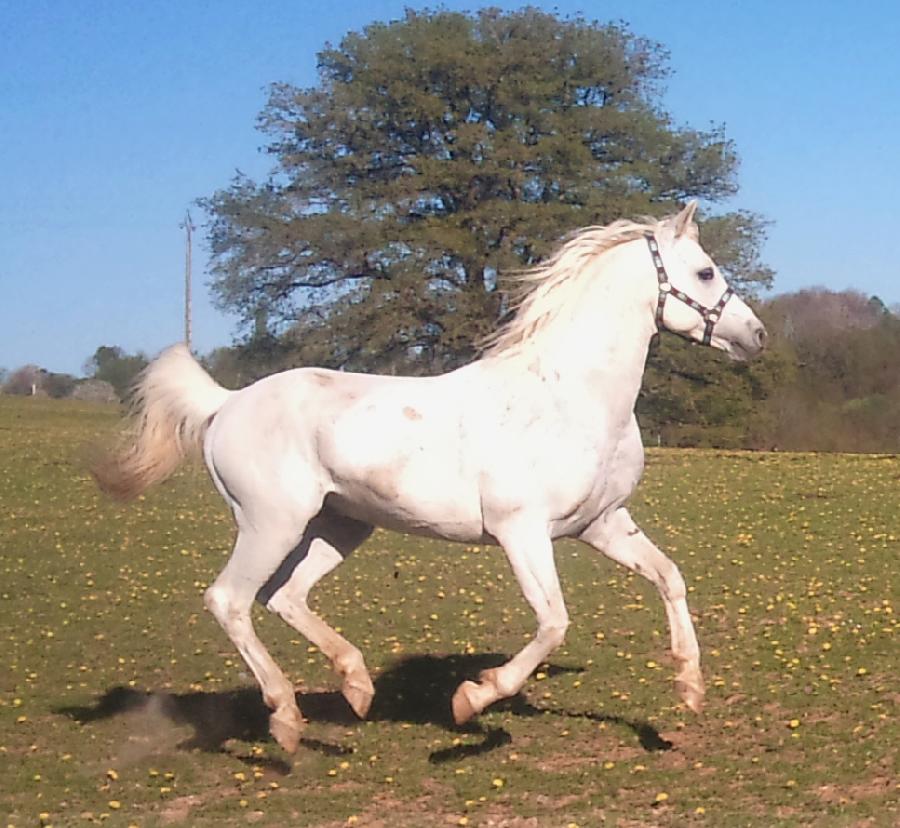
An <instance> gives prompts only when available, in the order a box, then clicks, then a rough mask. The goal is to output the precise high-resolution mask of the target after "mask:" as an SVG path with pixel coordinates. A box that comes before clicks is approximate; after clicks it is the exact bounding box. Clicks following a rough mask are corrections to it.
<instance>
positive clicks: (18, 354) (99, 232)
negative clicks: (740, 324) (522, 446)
mask: <svg viewBox="0 0 900 828" xmlns="http://www.w3.org/2000/svg"><path fill="white" fill-rule="evenodd" d="M422 5H423V4H421V3H418V2H415V0H397V1H396V2H394V0H367V2H360V0H343V2H337V3H322V2H308V0H297V1H296V2H281V0H277V1H276V2H250V0H246V2H237V0H219V2H196V1H195V0H178V2H172V0H153V2H146V1H145V0H142V2H134V1H133V0H91V2H88V1H87V0H55V2H46V1H45V0H0V20H2V22H3V30H4V32H3V46H2V48H0V367H5V368H9V369H14V368H16V367H18V366H20V365H22V364H24V363H27V362H35V363H38V364H39V365H41V366H42V367H45V368H47V369H49V370H52V371H65V372H71V373H76V374H79V373H80V372H81V366H82V365H83V363H84V362H85V360H86V359H87V358H88V357H90V356H91V354H92V353H93V352H94V350H95V349H96V348H97V346H99V345H103V344H109V345H120V346H122V347H123V348H125V349H126V350H129V351H134V350H143V351H146V352H148V353H154V352H156V351H158V350H159V349H160V348H162V347H164V346H165V345H167V344H169V343H171V342H174V341H177V340H178V339H179V338H180V337H181V334H182V306H181V302H182V285H181V279H182V274H183V261H184V260H183V256H184V251H183V234H182V231H181V230H179V227H178V225H179V222H180V220H181V218H182V216H183V214H184V211H185V209H186V208H188V207H189V206H190V205H191V203H192V201H193V200H194V199H196V198H198V197H201V196H205V195H209V194H211V193H212V192H214V191H215V190H216V189H219V188H221V187H224V186H226V185H227V184H228V182H229V180H230V178H231V176H232V175H233V173H234V171H235V169H241V170H242V171H244V172H246V173H248V174H250V175H253V176H261V175H263V174H264V173H265V171H266V170H267V169H268V162H267V160H266V159H265V158H264V157H263V156H262V155H261V154H260V153H259V151H258V150H259V147H260V146H261V145H262V143H263V139H262V136H261V135H259V134H258V133H257V132H256V131H255V128H254V123H255V118H256V115H257V113H258V112H259V110H260V109H261V108H262V106H263V104H264V101H265V91H264V88H265V86H266V85H267V84H268V83H270V82H272V81H288V82H291V83H294V84H297V85H300V86H310V85H313V84H315V83H316V80H317V76H316V68H315V67H316V53H317V51H318V50H319V49H320V48H321V47H322V46H323V45H324V44H325V43H326V42H329V41H330V42H333V43H336V42H338V41H339V40H340V38H341V36H342V35H343V34H344V33H345V32H347V31H350V30H359V29H360V28H362V27H363V26H364V25H365V24H367V23H369V22H371V21H374V20H382V21H384V20H390V19H394V18H397V17H399V16H401V15H402V13H403V8H404V7H406V6H412V7H421V6H422ZM431 5H435V4H431ZM443 5H444V6H445V7H447V8H456V9H472V8H476V7H477V4H476V3H471V2H462V3H460V2H453V1H452V0H451V1H450V2H446V3H444V4H443ZM489 5H494V6H500V7H502V8H519V7H520V6H522V5H523V4H522V3H506V2H493V3H490V4H489ZM535 5H539V6H543V7H545V8H548V9H556V10H558V11H559V12H560V13H562V14H564V15H565V14H572V13H577V12H582V13H584V15H585V16H586V17H588V18H589V19H598V20H601V21H606V20H624V21H626V22H627V23H628V24H629V25H630V26H631V28H632V30H633V31H634V32H635V33H637V34H639V35H643V36H646V37H649V38H651V39H654V40H657V41H660V42H661V43H663V44H664V45H665V46H666V47H667V48H668V49H669V51H670V53H671V67H672V69H673V72H674V74H673V77H672V78H671V80H670V81H669V83H668V87H667V92H666V95H665V99H664V101H665V104H666V106H667V108H668V109H669V111H670V112H671V113H672V114H673V116H674V117H675V119H676V121H678V122H680V123H686V124H690V125H692V126H696V127H706V126H708V125H709V124H710V123H724V124H725V126H726V130H727V133H728V135H729V136H730V137H731V138H733V139H734V140H735V141H736V143H737V148H738V152H739V154H740V157H741V159H742V166H741V171H740V184H741V192H740V193H739V195H738V196H737V198H735V199H734V200H733V202H732V203H731V204H730V205H729V206H731V207H743V208H748V209H751V210H755V211H758V212H760V213H762V214H764V215H765V216H767V217H768V218H769V219H771V220H772V221H773V222H774V226H773V228H772V230H771V233H770V239H769V242H768V243H767V245H766V248H765V259H766V261H767V263H768V264H769V265H771V266H772V267H773V268H774V269H775V271H776V274H777V276H776V292H783V291H789V290H796V289H798V288H801V287H805V286H810V285H816V284H821V285H825V286H827V287H830V288H833V289H843V288H846V287H853V288H857V289H859V290H861V291H864V292H865V293H867V294H877V295H879V296H880V297H881V298H882V299H884V300H885V301H886V302H887V303H888V304H894V303H897V302H900V265H898V252H897V249H898V247H900V243H898V241H897V233H898V229H897V228H898V227H900V158H898V156H900V94H898V92H897V83H898V82H900V47H898V44H900V4H897V3H895V2H889V0H868V1H867V0H863V2H858V3H847V2H838V0H819V2H807V1H806V0H796V1H795V2H786V1H785V0H782V1H781V2H769V0H763V1H762V2H754V0H745V2H732V0H717V1H714V0H692V2H684V3H681V2H673V0H666V1H665V2H649V1H648V2H640V0H630V2H626V0H617V2H590V3H586V2H582V3H576V2H569V0H557V2H547V3H536V4H535ZM194 217H195V221H196V222H197V223H200V222H199V220H201V219H202V218H203V216H202V214H201V213H200V211H199V210H197V209H195V210H194ZM197 236H198V241H199V242H200V244H198V245H197V249H196V250H195V265H196V266H195V274H196V279H195V281H196V283H197V285H196V303H195V319H194V331H195V344H196V346H197V348H198V349H199V350H201V351H204V352H205V351H208V350H210V349H212V348H213V347H215V346H217V345H223V344H229V343H230V342H231V339H232V336H233V334H234V333H235V330H236V328H235V321H234V320H233V319H230V318H228V317H226V316H225V315H223V314H221V313H220V312H219V311H217V310H216V309H214V308H213V307H212V305H211V304H210V302H209V299H208V296H207V294H206V290H205V283H206V280H207V276H206V274H205V272H204V266H205V261H206V254H205V246H204V245H203V243H202V230H201V231H200V232H198V234H197Z"/></svg>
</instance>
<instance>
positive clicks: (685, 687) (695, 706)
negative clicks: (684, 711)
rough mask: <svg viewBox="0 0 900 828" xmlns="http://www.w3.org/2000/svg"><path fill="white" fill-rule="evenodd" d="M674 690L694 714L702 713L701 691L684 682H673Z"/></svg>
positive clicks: (702, 694) (702, 693) (702, 695)
mask: <svg viewBox="0 0 900 828" xmlns="http://www.w3.org/2000/svg"><path fill="white" fill-rule="evenodd" d="M675 689H676V690H677V691H678V695H679V696H681V700H682V701H683V702H684V703H685V704H686V705H687V706H688V707H689V708H690V709H691V710H693V711H694V713H701V712H702V711H703V697H704V695H705V694H704V692H703V690H701V689H699V688H698V687H695V686H694V685H692V684H688V683H687V682H685V681H677V680H676V682H675Z"/></svg>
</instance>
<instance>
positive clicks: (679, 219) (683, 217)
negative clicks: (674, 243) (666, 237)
mask: <svg viewBox="0 0 900 828" xmlns="http://www.w3.org/2000/svg"><path fill="white" fill-rule="evenodd" d="M696 212H697V202H696V201H689V202H688V203H687V204H686V205H685V206H684V209H683V210H682V211H681V212H680V213H679V214H678V215H677V216H675V218H674V219H673V223H674V225H675V238H676V239H679V238H681V237H682V236H685V235H686V236H689V237H690V238H692V239H694V241H697V239H698V238H699V235H700V234H699V232H698V231H697V225H696V224H695V223H694V214H695V213H696Z"/></svg>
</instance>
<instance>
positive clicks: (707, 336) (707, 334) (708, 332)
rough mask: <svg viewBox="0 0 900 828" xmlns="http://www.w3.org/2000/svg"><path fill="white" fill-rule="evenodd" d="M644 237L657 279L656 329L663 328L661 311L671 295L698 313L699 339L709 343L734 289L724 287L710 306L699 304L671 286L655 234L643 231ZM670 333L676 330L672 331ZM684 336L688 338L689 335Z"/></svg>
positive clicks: (705, 343) (660, 329)
mask: <svg viewBox="0 0 900 828" xmlns="http://www.w3.org/2000/svg"><path fill="white" fill-rule="evenodd" d="M644 238H645V239H646V240H647V247H649V248H650V256H651V258H652V259H653V266H654V267H655V268H656V278H657V279H658V280H659V299H658V300H657V302H656V330H657V331H662V330H664V329H665V325H664V324H663V313H664V312H665V308H666V299H667V298H668V297H669V296H670V295H671V296H674V297H675V298H676V299H679V300H681V301H682V302H684V304H685V305H687V306H688V307H690V308H693V309H694V310H695V311H697V313H699V314H700V316H701V317H702V318H703V322H704V324H705V327H704V329H703V339H702V340H700V341H701V342H702V343H703V344H704V345H709V344H710V342H711V340H712V332H713V328H714V327H715V326H716V322H718V321H719V320H720V319H721V318H722V311H723V310H724V309H725V305H726V304H728V300H729V299H730V298H731V297H732V296H734V290H733V289H732V288H731V287H728V288H726V289H725V292H724V293H723V294H722V295H721V297H719V301H718V302H716V304H715V305H713V306H712V307H711V308H708V307H706V305H701V304H700V303H699V302H698V301H697V300H696V299H691V297H690V296H688V295H687V294H686V293H685V292H684V291H682V290H678V288H676V287H672V284H671V282H669V274H668V273H666V266H665V265H664V264H663V260H662V256H660V255H659V243H658V242H657V241H656V236H654V235H653V233H644ZM672 333H678V332H677V331H673V332H672ZM679 336H683V334H679ZM685 338H686V339H690V337H685Z"/></svg>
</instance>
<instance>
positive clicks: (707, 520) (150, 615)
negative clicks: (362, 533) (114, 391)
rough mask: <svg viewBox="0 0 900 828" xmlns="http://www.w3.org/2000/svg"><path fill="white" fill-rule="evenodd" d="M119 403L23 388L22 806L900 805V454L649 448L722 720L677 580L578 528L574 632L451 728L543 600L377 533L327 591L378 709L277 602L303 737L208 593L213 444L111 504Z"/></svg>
mask: <svg viewBox="0 0 900 828" xmlns="http://www.w3.org/2000/svg"><path fill="white" fill-rule="evenodd" d="M114 420H115V412H114V411H112V410H110V409H104V408H97V407H91V406H88V405H78V404H69V403H59V402H51V401H41V400H30V399H25V400H21V399H10V398H3V397H0V505H2V511H0V813H2V814H3V815H4V817H5V820H4V821H3V822H0V826H2V825H11V826H16V828H24V826H38V825H44V826H47V825H57V826H60V825H66V826H68V825H90V824H100V823H103V824H106V825H109V826H119V825H122V826H125V825H140V826H154V825H185V826H226V825H248V824H249V825H254V824H255V825H279V826H281V825H291V826H343V825H357V826H384V827H385V828H394V827H395V826H430V825H438V826H443V825H447V826H451V825H470V826H506V828H524V826H567V825H577V826H582V828H584V827H585V826H595V825H620V826H643V825H660V826H682V825H710V826H717V827H718V826H732V825H734V826H738V825H751V826H757V825H758V826H770V825H803V824H810V825H816V826H819V825H841V826H843V825H848V826H856V825H878V826H881V825H896V824H898V822H900V787H898V779H900V774H898V744H900V729H898V724H897V712H898V711H897V707H898V701H900V685H898V675H900V648H898V646H897V628H898V617H897V612H898V590H900V587H898V578H897V572H898V565H897V564H898V550H900V459H898V458H897V457H875V456H838V455H795V454H749V453H723V452H714V451H666V450H661V451H651V452H650V453H649V456H648V467H647V472H646V475H645V479H644V482H643V484H642V486H641V488H640V490H639V494H638V495H637V497H636V499H635V501H634V504H633V513H634V515H635V517H636V518H637V520H638V521H639V522H640V523H641V524H642V525H643V527H644V528H645V529H646V530H647V532H648V534H650V536H651V537H653V538H654V539H656V540H657V542H658V543H659V544H660V545H661V546H662V547H663V548H664V549H665V550H667V551H668V552H669V553H670V554H671V555H672V557H673V558H674V559H675V560H676V561H677V562H678V563H679V565H680V566H681V568H682V572H683V573H684V575H685V579H686V580H687V582H688V584H689V588H690V591H691V595H690V602H691V608H692V610H693V612H694V613H695V616H696V622H697V628H698V634H699V636H700V641H701V646H702V648H703V655H704V671H705V675H706V681H707V685H708V691H709V692H708V704H707V708H706V711H705V713H704V714H703V715H702V716H701V717H697V716H694V715H692V714H691V713H690V712H689V711H687V710H685V709H684V707H683V706H682V705H680V704H679V703H678V702H677V698H676V696H675V694H674V692H673V690H672V687H671V673H672V665H671V663H670V661H669V658H668V655H667V630H666V628H665V616H664V612H663V609H662V605H661V603H660V601H659V599H658V597H657V596H656V594H655V591H654V590H653V588H652V587H650V586H649V585H648V584H647V583H646V582H644V581H643V580H641V579H639V578H636V577H634V576H631V575H629V574H628V573H627V572H626V571H625V570H623V569H620V568H617V567H616V566H614V565H613V564H611V563H609V562H607V561H605V560H598V559H597V558H596V556H595V555H594V554H592V553H591V552H589V551H588V550H587V548H584V547H580V546H578V545H575V544H562V545H560V547H559V549H558V555H557V557H558V562H559V568H560V571H561V577H562V579H563V584H564V589H565V592H566V596H567V599H568V604H569V611H570V615H571V617H572V625H571V627H570V630H569V635H568V638H567V641H566V643H565V644H564V645H563V647H562V648H561V649H560V650H559V651H558V652H557V653H555V654H554V655H553V657H552V660H551V662H550V663H549V664H547V665H545V666H543V667H542V668H541V669H540V671H539V672H538V673H537V674H536V675H535V676H534V677H533V678H532V679H531V680H530V681H529V682H528V684H527V685H526V687H525V689H524V691H523V693H522V694H521V695H520V696H518V697H516V698H515V699H512V700H510V701H509V702H507V703H504V704H499V705H497V706H495V707H494V708H491V709H490V710H489V711H488V712H486V713H485V714H483V715H482V716H481V717H480V719H479V720H478V722H477V724H475V725H472V726H469V727H466V728H462V729H457V728H455V727H453V726H452V724H451V722H450V715H449V699H450V696H451V694H452V692H453V690H454V688H455V686H456V684H457V683H458V682H459V681H460V680H461V679H462V678H465V677H470V676H473V675H474V674H476V673H477V672H478V670H480V669H481V668H483V667H484V666H486V665H490V664H496V663H498V662H499V661H501V660H502V659H503V658H504V657H505V654H509V653H512V652H514V651H515V650H517V649H518V648H519V647H521V646H522V643H523V640H524V638H525V637H527V636H530V635H531V633H532V631H533V627H534V621H533V618H532V616H531V614H530V611H528V609H527V607H526V606H525V604H524V601H523V599H522V598H521V596H520V595H519V593H518V590H517V588H516V586H515V584H514V583H513V579H512V576H511V574H510V573H509V571H508V569H507V565H506V562H505V559H504V558H503V555H502V553H500V552H499V551H498V550H496V549H491V548H479V547H461V546H457V547H453V546H448V545H446V544H440V543H432V542H427V541H423V540H419V539H409V538H404V537H400V536H396V535H392V534H387V533H383V532H378V533H376V534H375V535H374V536H373V538H372V539H371V540H370V541H369V542H368V543H367V544H366V545H365V546H364V547H363V549H362V550H360V552H359V554H357V555H356V556H355V557H353V558H351V559H350V561H349V562H348V563H347V564H346V565H345V566H344V567H342V568H340V569H339V570H338V571H337V572H336V573H335V574H334V575H332V576H330V577H329V578H327V579H326V580H325V581H324V582H323V583H322V585H321V586H320V587H319V589H318V590H317V592H316V593H315V594H314V605H315V606H316V607H317V608H318V609H319V611H320V612H322V614H324V615H325V616H326V617H327V618H329V620H331V621H332V623H334V624H335V625H337V626H339V627H340V628H341V629H342V630H343V632H344V634H345V635H347V636H348V637H349V638H350V639H351V640H352V641H354V642H355V643H357V644H358V645H359V646H360V647H361V649H362V650H363V652H364V654H365V655H366V657H367V660H368V663H369V666H370V668H371V669H372V672H373V677H374V678H375V683H376V688H377V695H376V699H375V703H374V705H373V708H372V715H371V717H370V720H369V721H366V722H359V721H356V720H355V719H354V718H353V717H352V715H351V714H350V713H349V710H348V708H347V706H346V705H345V703H344V702H343V700H342V698H341V697H340V696H339V695H338V694H337V693H336V692H335V691H336V687H337V682H336V681H335V679H334V677H333V676H332V674H331V671H330V668H329V667H328V665H327V664H326V663H325V662H324V660H323V658H322V657H321V655H320V654H318V653H317V652H316V651H315V650H314V649H313V648H311V647H310V646H309V645H308V643H307V642H306V641H302V640H298V639H297V637H296V634H294V633H293V631H291V630H290V629H289V628H287V627H286V626H284V625H283V624H282V623H281V622H280V621H278V620H277V619H275V618H271V617H269V616H267V615H266V614H265V612H264V611H262V610H259V612H258V613H257V615H256V618H257V628H258V630H259V632H260V635H261V637H262V638H263V640H264V641H265V642H266V643H267V644H268V645H269V646H270V649H271V651H272V653H273V655H274V656H275V658H276V660H278V661H279V662H280V663H281V664H282V665H283V666H284V668H285V670H286V671H287V673H288V675H289V676H291V677H292V678H293V679H294V680H295V681H296V682H297V688H298V693H299V695H300V702H301V707H302V709H303V711H304V713H305V715H306V716H307V717H308V718H309V720H310V725H309V727H308V729H307V731H306V733H305V738H304V740H303V743H302V744H301V747H300V750H299V752H298V753H297V755H296V756H295V757H288V756H286V755H285V754H283V753H282V752H281V750H280V749H279V748H278V746H277V745H276V744H275V743H274V742H273V741H271V740H270V738H269V737H268V734H267V711H266V709H265V708H264V707H263V705H262V702H261V700H260V698H259V694H258V692H257V690H256V688H255V685H254V684H253V682H252V680H251V679H249V678H248V676H247V675H246V673H245V669H244V666H243V664H242V663H241V662H240V659H239V658H238V656H237V654H236V652H235V651H234V650H233V649H232V647H231V645H230V644H229V642H228V641H227V639H226V637H225V635H224V633H223V632H221V631H220V630H219V628H218V626H217V625H216V624H215V622H214V621H213V619H212V618H211V617H210V616H209V614H208V613H206V612H205V611H204V609H203V603H202V592H203V590H204V588H205V587H206V585H207V584H208V583H210V581H211V580H212V579H213V578H214V577H215V574H216V573H217V571H218V570H219V568H220V567H221V566H222V565H223V563H224V561H225V556H226V554H227V550H228V548H229V545H230V541H231V524H230V517H229V515H228V514H227V513H226V512H225V510H224V508H223V505H222V503H221V502H220V501H219V499H218V496H217V495H216V494H215V493H214V491H213V490H212V488H211V486H210V485H209V483H208V482H207V481H206V479H205V477H204V474H203V472H202V471H201V470H198V469H188V470H186V471H185V472H184V473H183V474H180V475H179V476H178V477H176V478H175V479H174V480H172V481H171V482H169V483H168V484H166V485H164V486H163V487H161V488H160V489H158V490H157V491H155V492H152V493H151V494H149V495H148V496H147V497H146V498H144V499H141V500H140V501H138V502H137V503H136V504H134V505H132V506H130V507H119V506H116V505H114V504H111V503H109V502H107V501H105V500H104V499H103V498H102V497H101V496H100V495H99V493H98V492H97V491H96V490H95V488H94V487H93V485H92V483H91V481H90V480H89V479H88V477H87V476H86V474H85V473H84V471H83V469H82V468H81V467H80V466H79V464H78V462H77V459H78V456H79V453H80V451H81V447H82V446H83V444H84V443H85V442H87V441H90V440H92V439H96V438H97V437H99V436H101V435H103V434H105V433H107V432H108V431H109V430H110V428H111V427H112V426H113V424H114Z"/></svg>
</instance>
